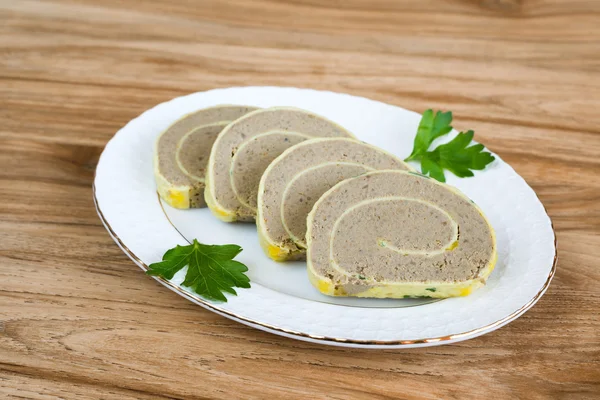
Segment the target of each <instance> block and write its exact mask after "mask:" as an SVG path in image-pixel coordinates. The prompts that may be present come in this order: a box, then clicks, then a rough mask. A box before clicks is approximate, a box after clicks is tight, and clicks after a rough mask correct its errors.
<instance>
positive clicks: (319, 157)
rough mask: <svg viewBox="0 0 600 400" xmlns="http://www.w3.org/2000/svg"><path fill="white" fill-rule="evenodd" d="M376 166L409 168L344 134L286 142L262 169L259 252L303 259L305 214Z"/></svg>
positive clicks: (291, 258) (292, 258)
mask: <svg viewBox="0 0 600 400" xmlns="http://www.w3.org/2000/svg"><path fill="white" fill-rule="evenodd" d="M378 169H399V170H412V169H411V168H410V167H409V166H408V165H407V164H405V163H404V162H402V161H401V160H400V159H398V158H396V157H395V156H393V155H392V154H389V153H387V152H386V151H384V150H382V149H379V148H377V147H375V146H372V145H369V144H366V143H363V142H360V141H358V140H353V139H349V138H318V139H311V140H307V141H304V142H302V143H300V144H297V145H295V146H292V147H290V148H289V149H287V150H286V151H285V152H283V153H282V154H281V155H280V156H279V157H277V158H276V159H275V160H274V161H273V162H272V163H271V164H270V165H269V167H268V168H267V169H266V171H265V172H264V174H263V176H262V179H261V181H260V185H259V191H258V214H257V219H256V224H257V228H258V234H259V238H260V242H261V245H262V247H263V249H264V250H265V253H266V254H267V255H268V256H269V257H271V258H272V259H274V260H276V261H286V260H297V259H303V258H304V256H305V249H306V242H305V234H306V217H307V216H308V213H309V212H310V210H311V209H312V207H313V205H314V204H315V202H316V201H317V200H318V199H319V197H321V195H322V194H323V193H325V192H326V191H327V190H329V189H330V188H331V187H332V186H333V185H335V184H336V183H338V182H341V181H342V180H344V179H347V178H351V177H354V176H358V175H361V174H364V173H366V172H369V171H374V170H378Z"/></svg>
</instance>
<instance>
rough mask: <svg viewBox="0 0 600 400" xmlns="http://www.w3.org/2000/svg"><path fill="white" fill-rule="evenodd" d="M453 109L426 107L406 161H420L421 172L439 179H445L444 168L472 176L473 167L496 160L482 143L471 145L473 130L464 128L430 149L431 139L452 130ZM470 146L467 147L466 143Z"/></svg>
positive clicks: (460, 174)
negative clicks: (444, 142) (427, 108)
mask: <svg viewBox="0 0 600 400" xmlns="http://www.w3.org/2000/svg"><path fill="white" fill-rule="evenodd" d="M451 123H452V112H450V111H448V112H445V113H444V112H441V111H438V112H436V113H435V114H434V113H433V110H427V111H425V112H424V113H423V117H422V118H421V122H420V123H419V128H418V129H417V135H416V136H415V141H414V146H413V151H412V153H411V154H410V156H408V157H407V158H406V159H405V161H420V162H421V172H422V173H423V174H425V175H427V174H428V175H429V176H431V177H432V178H434V179H437V180H438V181H440V182H446V177H445V176H444V169H447V170H448V171H450V172H452V173H453V174H454V175H456V176H458V177H461V178H464V177H469V176H473V171H472V170H482V169H484V168H485V167H486V166H487V165H488V164H489V163H491V162H492V161H494V159H495V158H494V156H493V155H491V154H490V153H488V152H486V151H484V149H485V148H484V146H483V145H482V144H475V145H472V146H469V144H471V141H472V140H473V135H474V132H473V131H471V130H470V131H467V132H461V133H459V134H458V135H457V136H456V137H455V138H454V139H452V140H451V141H450V142H448V143H446V144H442V145H439V146H438V147H436V148H435V149H434V150H432V151H429V147H430V146H431V143H433V141H434V140H435V139H437V138H438V137H440V136H444V135H446V134H448V133H450V131H451V130H452V126H451V125H450V124H451ZM467 146H468V147H467Z"/></svg>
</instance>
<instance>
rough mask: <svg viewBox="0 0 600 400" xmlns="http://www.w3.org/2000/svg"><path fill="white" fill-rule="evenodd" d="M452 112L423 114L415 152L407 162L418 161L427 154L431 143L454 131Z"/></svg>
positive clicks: (416, 137)
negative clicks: (451, 124)
mask: <svg viewBox="0 0 600 400" xmlns="http://www.w3.org/2000/svg"><path fill="white" fill-rule="evenodd" d="M451 122H452V112H450V111H448V112H445V113H443V112H441V111H438V112H436V113H435V116H434V115H433V110H431V109H429V110H427V111H425V112H424V113H423V117H422V118H421V122H419V128H418V129H417V136H415V143H414V146H413V151H412V153H411V154H410V156H408V158H407V159H406V160H405V161H410V160H417V159H419V156H420V155H422V154H424V153H425V152H427V150H428V149H429V146H430V145H431V143H432V142H433V141H434V140H435V139H437V138H438V137H440V136H443V135H445V134H447V133H448V132H450V131H451V130H452V126H450V123H451Z"/></svg>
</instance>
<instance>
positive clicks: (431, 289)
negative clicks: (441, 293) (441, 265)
mask: <svg viewBox="0 0 600 400" xmlns="http://www.w3.org/2000/svg"><path fill="white" fill-rule="evenodd" d="M425 290H429V291H430V292H435V291H436V290H437V289H436V288H434V287H430V288H427V289H425Z"/></svg>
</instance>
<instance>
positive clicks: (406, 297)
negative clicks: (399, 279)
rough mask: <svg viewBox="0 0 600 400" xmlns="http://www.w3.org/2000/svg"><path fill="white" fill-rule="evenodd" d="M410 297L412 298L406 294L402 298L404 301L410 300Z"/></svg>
mask: <svg viewBox="0 0 600 400" xmlns="http://www.w3.org/2000/svg"><path fill="white" fill-rule="evenodd" d="M411 297H412V296H411V295H408V294H405V295H404V298H405V299H410V298H411Z"/></svg>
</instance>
